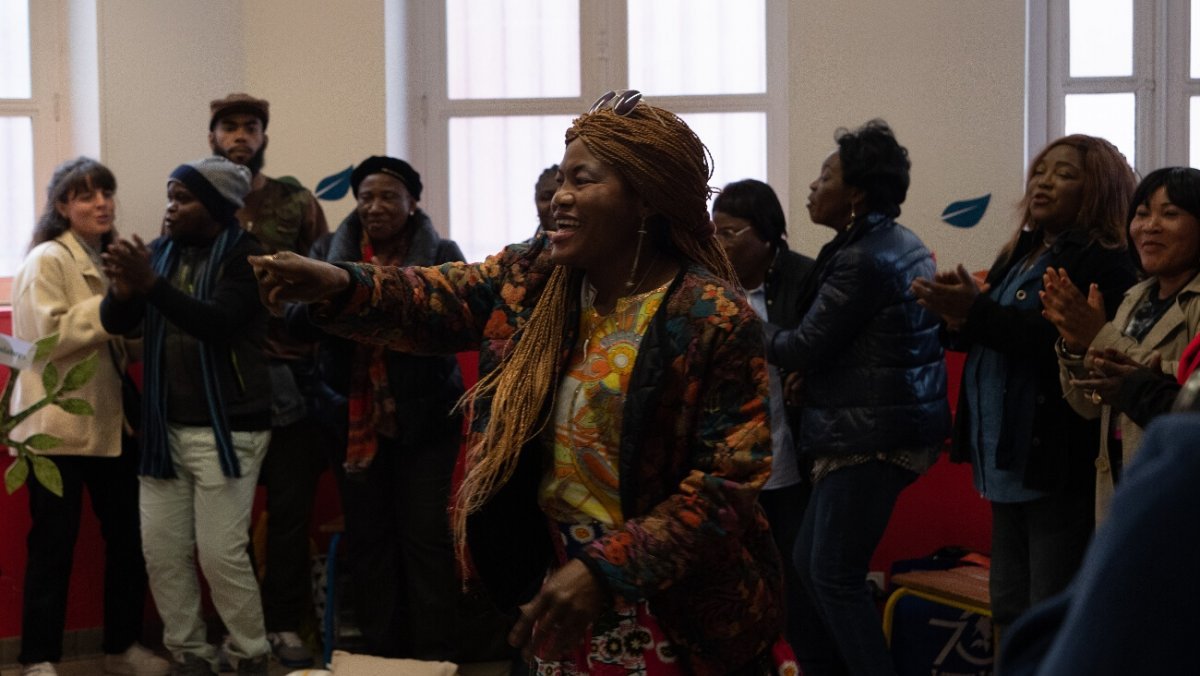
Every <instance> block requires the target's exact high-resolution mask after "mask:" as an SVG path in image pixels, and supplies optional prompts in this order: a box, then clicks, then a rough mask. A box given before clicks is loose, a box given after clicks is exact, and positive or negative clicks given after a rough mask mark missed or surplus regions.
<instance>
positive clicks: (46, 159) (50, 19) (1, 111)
mask: <svg viewBox="0 0 1200 676" xmlns="http://www.w3.org/2000/svg"><path fill="white" fill-rule="evenodd" d="M28 5H29V52H30V54H29V68H30V76H31V88H30V97H29V98H28V99H3V98H0V117H29V118H30V119H31V123H32V128H33V191H34V194H33V206H34V214H33V217H34V219H37V217H38V210H39V209H40V208H41V202H42V196H43V195H45V194H46V186H47V184H48V183H49V181H50V174H51V173H52V172H53V170H54V167H55V165H56V164H57V161H58V160H57V158H58V154H59V149H58V145H59V122H60V121H61V117H62V116H61V114H60V108H61V93H60V92H59V91H58V86H59V85H58V84H57V83H58V82H60V81H61V79H62V78H61V77H60V75H61V71H62V65H61V63H60V58H59V51H60V50H59V48H58V46H59V44H60V41H61V37H60V36H61V35H62V34H63V29H62V26H61V23H62V17H63V15H62V5H61V2H60V1H59V0H28ZM33 226H34V223H29V224H28V227H29V229H30V232H32V228H33ZM11 296H12V277H11V276H9V275H3V274H0V305H8V304H10V302H11Z"/></svg>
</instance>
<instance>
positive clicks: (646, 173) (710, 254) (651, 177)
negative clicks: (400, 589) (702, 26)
mask: <svg viewBox="0 0 1200 676" xmlns="http://www.w3.org/2000/svg"><path fill="white" fill-rule="evenodd" d="M575 140H579V142H581V143H583V144H584V145H585V146H586V147H587V149H588V151H589V152H590V153H592V155H594V156H595V157H596V158H597V159H599V160H600V161H601V162H604V163H605V164H607V165H609V166H611V167H613V168H614V169H615V170H616V171H617V172H618V173H619V174H620V175H621V177H622V178H623V179H624V180H625V181H626V182H627V183H628V184H629V185H630V186H631V187H632V188H633V190H634V192H635V193H636V194H637V197H638V199H640V200H642V201H644V202H645V203H646V204H648V205H649V207H650V209H651V212H652V213H653V214H654V215H653V216H651V217H650V218H649V219H647V222H648V225H650V227H651V228H653V229H654V230H655V231H656V234H657V236H658V237H660V238H662V240H663V241H664V243H665V244H667V245H669V246H668V249H669V253H671V254H672V255H675V256H677V257H678V258H679V259H680V262H681V263H685V264H686V263H692V264H697V265H700V266H702V267H704V268H707V269H708V270H709V271H711V272H712V273H713V274H715V275H716V276H718V277H720V278H721V279H724V280H726V281H728V282H729V283H731V284H736V283H737V282H736V280H737V274H736V273H735V272H734V270H733V266H732V265H731V264H730V263H729V259H728V258H727V257H726V256H725V251H724V249H723V248H722V247H721V246H720V244H719V243H718V242H717V239H716V237H715V236H714V233H715V231H714V229H713V225H712V221H711V220H710V219H709V216H708V197H709V195H710V194H711V193H712V188H710V187H709V185H708V181H709V180H710V179H711V178H712V165H711V161H710V158H711V154H710V153H709V151H708V148H707V147H705V145H704V143H703V142H702V141H701V140H700V138H699V137H697V136H696V134H695V133H694V132H693V131H692V130H691V129H690V128H689V127H688V126H687V124H686V123H684V121H683V120H681V119H680V118H679V117H678V116H676V115H675V114H673V113H671V112H669V111H666V110H663V109H662V108H656V107H654V106H651V105H649V104H647V103H645V102H644V101H643V102H640V103H638V104H637V106H636V107H634V108H633V110H631V111H630V112H629V113H628V114H627V115H618V114H616V113H615V112H613V111H612V110H611V109H602V110H599V111H597V112H594V113H587V114H584V115H581V116H579V117H578V118H576V119H575V121H574V122H573V123H572V124H571V127H570V128H569V129H568V130H567V133H566V143H567V144H570V143H571V142H572V141H575ZM578 274H580V273H578V271H572V270H569V269H567V268H565V267H562V266H559V267H557V268H556V269H555V270H554V272H553V273H552V274H551V275H550V279H549V280H548V281H547V282H546V287H545V289H544V290H543V292H542V294H541V296H540V297H539V298H538V301H537V305H536V306H535V307H534V309H533V312H532V313H531V315H530V317H529V320H528V321H527V322H526V323H525V325H524V326H522V327H521V328H520V329H519V331H518V332H517V335H519V337H520V339H519V340H517V341H516V345H515V346H514V347H513V350H512V352H510V353H509V354H508V356H507V357H506V358H505V359H504V361H503V362H502V363H501V364H500V366H499V367H497V368H496V369H495V370H493V371H491V372H490V373H488V374H486V375H484V376H483V377H482V378H480V380H479V382H477V383H476V384H475V386H474V387H472V388H471V390H470V391H468V392H467V393H466V394H465V395H463V403H464V406H465V408H466V409H467V410H468V411H472V410H473V408H474V405H475V404H476V403H477V402H481V401H484V400H485V399H487V398H488V397H491V399H492V401H491V417H490V418H489V420H488V425H487V428H486V429H485V430H484V432H483V434H482V438H481V439H480V440H479V443H477V444H475V445H474V446H472V447H471V448H470V449H469V450H468V455H467V467H468V469H467V474H466V477H465V478H464V479H463V483H462V487H461V488H460V489H459V491H458V495H457V496H456V497H455V509H454V518H453V525H454V534H455V543H456V549H457V551H458V553H459V557H460V560H465V559H464V555H465V552H466V523H467V517H468V516H469V515H470V514H471V513H473V512H475V511H478V510H479V509H480V508H481V507H482V506H483V505H484V503H486V502H487V500H488V499H489V498H490V497H491V496H492V495H494V494H495V492H496V491H497V490H499V489H500V487H501V486H503V485H504V484H505V483H506V482H507V481H508V480H509V479H510V478H512V475H513V472H514V471H515V470H516V467H517V460H518V458H519V457H520V454H521V449H522V448H523V447H524V445H525V444H526V443H527V442H528V441H530V440H531V439H533V438H534V437H536V436H537V435H538V434H539V433H541V431H542V429H543V428H544V427H545V426H546V424H547V422H548V420H549V415H550V410H551V409H552V408H553V407H552V406H547V405H546V402H547V401H549V400H551V399H552V398H553V396H554V388H555V386H556V385H557V384H558V379H559V373H558V369H559V347H560V346H561V345H562V342H563V339H564V335H565V333H566V322H567V314H568V309H569V306H570V300H569V298H570V293H569V289H571V288H574V279H575V278H576V277H577V276H578Z"/></svg>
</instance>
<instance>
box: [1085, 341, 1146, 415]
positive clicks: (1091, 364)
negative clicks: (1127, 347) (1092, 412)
mask: <svg viewBox="0 0 1200 676" xmlns="http://www.w3.org/2000/svg"><path fill="white" fill-rule="evenodd" d="M1084 364H1085V365H1086V366H1087V367H1088V371H1089V374H1088V375H1089V377H1087V378H1072V379H1071V384H1072V385H1074V386H1075V387H1078V388H1081V389H1082V390H1083V391H1085V392H1092V401H1093V402H1094V403H1097V404H1100V403H1109V404H1111V403H1113V402H1115V401H1117V395H1118V393H1119V392H1120V391H1121V386H1122V385H1123V384H1124V383H1125V380H1126V379H1127V378H1128V377H1129V376H1130V375H1132V374H1134V373H1136V372H1138V371H1154V372H1155V373H1159V372H1161V371H1162V355H1161V354H1159V353H1157V352H1155V353H1153V355H1152V356H1151V358H1150V363H1149V364H1142V363H1140V362H1137V361H1135V360H1134V359H1133V358H1132V357H1130V356H1129V355H1127V354H1125V353H1124V352H1121V351H1119V350H1114V349H1112V348H1107V349H1103V350H1094V349H1093V350H1088V353H1087V358H1086V360H1085V361H1084Z"/></svg>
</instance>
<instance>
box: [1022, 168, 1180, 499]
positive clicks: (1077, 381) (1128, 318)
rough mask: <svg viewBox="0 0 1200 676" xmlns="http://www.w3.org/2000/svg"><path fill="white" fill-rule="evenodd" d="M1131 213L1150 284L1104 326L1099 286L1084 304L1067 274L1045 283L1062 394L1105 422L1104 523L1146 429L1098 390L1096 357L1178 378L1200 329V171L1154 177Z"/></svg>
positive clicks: (1101, 468)
mask: <svg viewBox="0 0 1200 676" xmlns="http://www.w3.org/2000/svg"><path fill="white" fill-rule="evenodd" d="M1130 211H1131V213H1130V216H1129V238H1130V241H1131V242H1132V243H1133V245H1134V247H1135V248H1136V250H1137V255H1138V262H1139V263H1140V265H1141V268H1142V270H1143V271H1144V272H1145V279H1144V280H1143V281H1142V282H1140V283H1138V284H1135V285H1134V286H1132V287H1130V288H1129V290H1128V291H1126V292H1125V300H1124V301H1123V302H1122V303H1121V306H1120V307H1119V308H1117V313H1116V316H1114V317H1113V319H1112V321H1110V322H1105V321H1104V315H1103V299H1102V298H1101V297H1100V293H1099V291H1098V290H1096V288H1095V285H1093V286H1092V288H1091V290H1090V293H1089V295H1088V297H1087V298H1084V297H1083V295H1082V294H1081V293H1079V291H1078V290H1077V289H1075V287H1074V286H1073V285H1072V284H1071V283H1070V280H1068V279H1067V278H1066V275H1065V273H1064V272H1063V271H1061V270H1058V271H1056V270H1053V269H1051V270H1047V271H1046V276H1045V279H1044V286H1045V291H1044V292H1043V303H1044V305H1045V314H1046V317H1047V318H1049V319H1050V321H1052V322H1054V324H1055V326H1057V327H1058V330H1059V334H1060V339H1059V341H1058V345H1057V349H1058V356H1059V367H1060V378H1061V380H1062V385H1063V395H1064V396H1065V397H1066V398H1067V401H1068V402H1070V404H1071V407H1072V408H1074V409H1075V410H1076V411H1077V412H1078V413H1079V414H1080V415H1082V416H1084V417H1087V418H1096V417H1099V418H1100V421H1101V437H1100V453H1099V456H1098V457H1097V459H1096V518H1097V521H1099V519H1101V518H1103V516H1104V515H1105V513H1106V512H1107V510H1108V503H1109V501H1110V500H1111V499H1112V494H1113V489H1114V487H1115V485H1116V483H1117V481H1119V480H1120V476H1121V468H1122V467H1124V466H1126V465H1128V464H1129V461H1130V459H1131V458H1132V457H1133V455H1134V453H1135V452H1136V451H1137V448H1138V445H1139V444H1140V442H1141V436H1142V430H1141V428H1140V427H1138V425H1137V424H1136V423H1134V422H1133V421H1132V420H1130V419H1129V417H1128V416H1126V415H1125V414H1123V413H1119V412H1115V411H1114V410H1113V409H1112V407H1111V406H1109V405H1108V404H1106V403H1105V402H1104V400H1103V398H1102V397H1101V395H1100V393H1099V392H1097V391H1096V390H1095V389H1094V387H1093V384H1092V380H1091V379H1092V378H1094V377H1095V376H1093V374H1092V373H1091V368H1090V367H1091V359H1092V357H1093V356H1094V355H1095V354H1096V353H1098V352H1100V351H1103V350H1105V349H1114V350H1118V351H1120V352H1123V353H1125V354H1126V355H1128V356H1130V357H1132V358H1133V359H1135V360H1136V361H1139V362H1141V363H1143V364H1147V365H1149V364H1152V363H1154V362H1155V361H1158V360H1161V368H1162V370H1163V372H1165V373H1167V374H1169V375H1174V374H1175V371H1176V369H1177V367H1178V364H1179V357H1180V355H1181V354H1182V353H1183V348H1184V347H1186V346H1187V344H1188V342H1189V341H1191V340H1192V337H1193V336H1195V335H1196V333H1197V331H1200V278H1198V277H1197V272H1200V170H1197V169H1192V168H1188V167H1166V168H1163V169H1158V170H1156V171H1153V172H1151V173H1150V174H1148V175H1147V176H1146V178H1144V179H1143V180H1142V182H1141V183H1140V184H1138V187H1137V189H1136V190H1135V191H1134V194H1133V200H1132V202H1131V206H1130ZM1098 308H1099V309H1098ZM1114 413H1115V415H1114Z"/></svg>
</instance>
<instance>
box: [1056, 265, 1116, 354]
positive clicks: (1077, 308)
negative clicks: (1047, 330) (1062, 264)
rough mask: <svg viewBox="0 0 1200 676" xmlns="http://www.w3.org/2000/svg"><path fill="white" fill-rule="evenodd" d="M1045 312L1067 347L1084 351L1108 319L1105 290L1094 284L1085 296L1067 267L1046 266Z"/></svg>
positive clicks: (1077, 352) (1076, 350) (1075, 351)
mask: <svg viewBox="0 0 1200 676" xmlns="http://www.w3.org/2000/svg"><path fill="white" fill-rule="evenodd" d="M1040 296H1041V299H1042V316H1043V317H1045V318H1046V319H1049V320H1050V321H1051V322H1053V323H1054V326H1055V328H1057V329H1058V333H1059V335H1061V336H1062V339H1063V344H1064V345H1065V346H1066V348H1067V350H1069V351H1070V352H1074V353H1076V354H1082V353H1083V352H1084V351H1085V350H1087V348H1088V346H1089V345H1091V344H1092V341H1093V340H1095V338H1096V334H1098V333H1100V329H1101V328H1103V327H1104V324H1105V322H1106V321H1107V319H1106V318H1105V312H1104V294H1102V293H1100V287H1098V286H1096V285H1095V284H1092V285H1091V286H1090V287H1089V288H1088V295H1087V297H1086V298H1085V297H1084V295H1083V294H1082V293H1080V291H1079V289H1077V288H1076V287H1075V284H1074V283H1073V282H1072V281H1071V278H1070V277H1068V276H1067V271H1066V270H1064V269H1063V268H1059V269H1058V270H1055V269H1054V268H1046V274H1044V275H1042V291H1041V293H1040Z"/></svg>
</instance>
